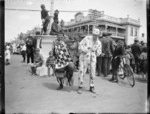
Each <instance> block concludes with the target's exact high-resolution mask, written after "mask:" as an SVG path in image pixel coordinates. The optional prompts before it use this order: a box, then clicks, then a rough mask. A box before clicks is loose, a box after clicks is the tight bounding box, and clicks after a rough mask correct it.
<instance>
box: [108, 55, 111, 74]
mask: <svg viewBox="0 0 150 114" xmlns="http://www.w3.org/2000/svg"><path fill="white" fill-rule="evenodd" d="M111 60H112V58H111V57H108V62H107V73H108V74H109V73H110V70H111V69H110V65H111Z"/></svg>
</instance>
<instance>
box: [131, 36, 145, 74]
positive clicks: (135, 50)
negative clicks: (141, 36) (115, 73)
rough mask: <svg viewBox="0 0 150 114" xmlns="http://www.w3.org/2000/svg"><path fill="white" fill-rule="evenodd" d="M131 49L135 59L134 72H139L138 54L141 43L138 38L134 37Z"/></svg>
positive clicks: (140, 49)
mask: <svg viewBox="0 0 150 114" xmlns="http://www.w3.org/2000/svg"><path fill="white" fill-rule="evenodd" d="M131 51H132V53H133V56H134V59H135V68H136V69H134V72H136V73H139V56H140V54H141V52H142V48H141V45H140V44H139V40H138V39H137V38H135V39H134V44H133V45H132V47H131Z"/></svg>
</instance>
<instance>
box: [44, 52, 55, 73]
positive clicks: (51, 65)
mask: <svg viewBox="0 0 150 114" xmlns="http://www.w3.org/2000/svg"><path fill="white" fill-rule="evenodd" d="M54 60H55V59H54V56H53V53H52V51H50V52H49V57H48V58H47V60H46V66H47V68H48V75H49V76H50V74H51V72H50V71H51V69H52V70H53V73H52V76H54Z"/></svg>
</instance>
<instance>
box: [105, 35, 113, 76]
mask: <svg viewBox="0 0 150 114" xmlns="http://www.w3.org/2000/svg"><path fill="white" fill-rule="evenodd" d="M111 35H112V34H111V33H107V36H106V38H107V39H108V40H109V49H108V62H107V74H109V73H110V66H111V60H112V55H113V52H114V49H115V47H114V40H113V39H112V38H111V37H110V36H111Z"/></svg>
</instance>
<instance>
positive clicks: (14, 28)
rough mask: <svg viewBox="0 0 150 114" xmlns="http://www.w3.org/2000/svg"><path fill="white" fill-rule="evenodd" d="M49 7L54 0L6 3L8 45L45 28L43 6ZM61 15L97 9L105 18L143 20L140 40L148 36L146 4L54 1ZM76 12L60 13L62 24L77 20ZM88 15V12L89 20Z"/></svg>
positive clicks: (130, 0) (105, 0)
mask: <svg viewBox="0 0 150 114" xmlns="http://www.w3.org/2000/svg"><path fill="white" fill-rule="evenodd" d="M41 4H45V6H46V9H47V10H50V8H51V0H5V41H6V42H9V41H12V40H14V38H15V37H17V35H18V34H19V33H21V32H22V33H26V32H27V30H31V29H33V28H34V27H35V26H41V25H42V22H41V13H40V10H41V8H40V5H41ZM7 8H11V9H30V10H39V11H19V10H7ZM56 9H58V10H60V11H88V10H89V9H96V10H98V11H104V14H106V15H110V16H114V17H117V18H120V17H121V18H126V17H127V15H129V17H130V18H132V19H136V20H138V18H139V19H140V24H141V27H140V36H141V33H145V36H147V21H146V0H54V10H56ZM75 14H76V13H74V12H60V13H59V20H61V19H63V20H64V21H66V22H68V21H70V20H71V19H74V15H75ZM87 14H88V12H84V16H86V15H87Z"/></svg>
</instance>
